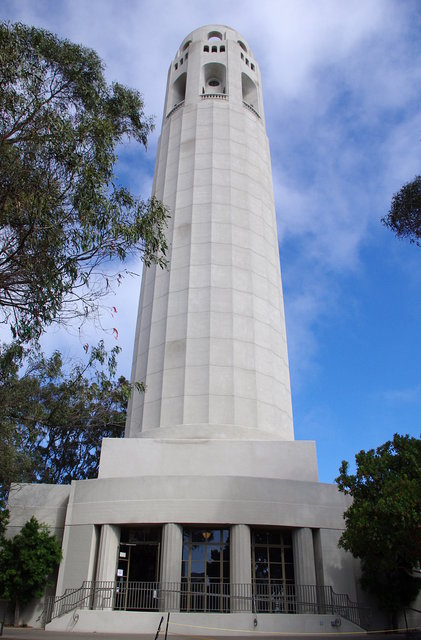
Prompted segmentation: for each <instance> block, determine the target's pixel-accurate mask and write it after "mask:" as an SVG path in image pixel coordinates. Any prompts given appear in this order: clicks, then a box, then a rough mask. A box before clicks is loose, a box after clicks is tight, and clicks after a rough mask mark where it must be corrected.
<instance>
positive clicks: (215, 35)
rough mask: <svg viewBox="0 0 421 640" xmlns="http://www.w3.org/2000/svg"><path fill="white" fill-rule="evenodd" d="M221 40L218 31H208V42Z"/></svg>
mask: <svg viewBox="0 0 421 640" xmlns="http://www.w3.org/2000/svg"><path fill="white" fill-rule="evenodd" d="M215 39H216V40H222V33H220V32H219V31H210V32H209V33H208V40H215Z"/></svg>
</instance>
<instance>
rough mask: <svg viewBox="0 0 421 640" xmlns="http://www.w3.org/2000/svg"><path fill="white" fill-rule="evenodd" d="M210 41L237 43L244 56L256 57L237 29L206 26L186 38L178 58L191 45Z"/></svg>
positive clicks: (222, 25)
mask: <svg viewBox="0 0 421 640" xmlns="http://www.w3.org/2000/svg"><path fill="white" fill-rule="evenodd" d="M208 40H209V41H214V43H215V42H217V41H218V40H220V41H222V42H223V41H227V40H230V41H234V42H237V44H239V45H240V47H241V49H242V50H243V51H244V54H248V55H249V56H251V57H254V56H253V53H252V51H251V49H250V47H249V45H248V43H247V41H246V40H245V39H244V38H243V36H242V35H241V33H239V32H238V31H236V30H235V29H232V28H231V27H228V26H227V25H225V24H206V25H204V26H203V27H199V28H198V29H195V30H194V31H192V32H191V33H189V35H188V36H186V37H185V38H184V40H183V41H182V43H181V45H180V47H179V49H178V51H177V55H176V57H177V58H178V57H179V56H181V55H182V53H183V52H185V51H187V49H188V48H189V46H190V44H191V43H193V42H202V43H203V42H206V41H208Z"/></svg>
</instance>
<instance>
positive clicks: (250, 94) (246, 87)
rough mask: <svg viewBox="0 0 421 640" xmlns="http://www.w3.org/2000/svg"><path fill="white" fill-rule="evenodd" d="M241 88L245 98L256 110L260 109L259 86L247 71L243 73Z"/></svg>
mask: <svg viewBox="0 0 421 640" xmlns="http://www.w3.org/2000/svg"><path fill="white" fill-rule="evenodd" d="M241 88H242V91H243V100H244V102H246V103H247V104H248V105H250V106H251V107H253V109H255V110H256V111H258V110H259V105H258V98H257V87H256V85H255V84H254V82H253V80H252V79H251V78H250V77H249V76H248V75H247V74H245V73H242V74H241Z"/></svg>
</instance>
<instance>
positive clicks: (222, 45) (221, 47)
mask: <svg viewBox="0 0 421 640" xmlns="http://www.w3.org/2000/svg"><path fill="white" fill-rule="evenodd" d="M219 51H220V53H224V52H225V45H224V44H221V46H220V47H219Z"/></svg>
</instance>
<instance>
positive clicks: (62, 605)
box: [45, 580, 369, 626]
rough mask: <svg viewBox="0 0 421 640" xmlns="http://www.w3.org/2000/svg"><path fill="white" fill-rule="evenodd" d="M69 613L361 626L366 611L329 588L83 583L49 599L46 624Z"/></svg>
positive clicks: (291, 585)
mask: <svg viewBox="0 0 421 640" xmlns="http://www.w3.org/2000/svg"><path fill="white" fill-rule="evenodd" d="M75 609H115V610H119V611H185V612H214V613H234V612H235V613H243V612H250V613H254V614H266V613H279V614H281V613H291V614H299V613H310V614H317V615H322V614H329V615H334V616H341V617H342V618H345V619H347V620H350V621H351V622H353V623H355V624H357V625H359V626H361V621H362V620H366V619H367V614H368V612H369V610H368V609H366V608H363V607H359V606H358V604H357V603H356V602H352V600H350V598H349V597H348V595H347V594H340V593H335V592H334V591H333V589H332V588H331V587H319V586H317V585H294V584H285V583H281V582H280V583H279V584H274V583H273V582H271V583H270V584H269V583H267V582H256V583H254V584H232V583H231V584H229V583H219V582H218V583H207V582H199V581H188V580H186V581H182V582H168V583H159V582H124V581H121V582H84V583H83V585H82V586H81V587H80V588H79V589H67V590H66V592H65V593H64V594H63V595H62V596H60V597H58V598H50V599H49V601H48V603H47V608H46V611H45V619H46V623H48V622H50V621H51V620H53V619H54V618H57V617H59V616H62V615H64V614H65V613H68V612H69V611H73V610H75Z"/></svg>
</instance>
